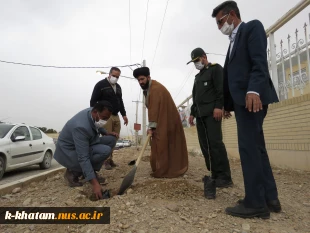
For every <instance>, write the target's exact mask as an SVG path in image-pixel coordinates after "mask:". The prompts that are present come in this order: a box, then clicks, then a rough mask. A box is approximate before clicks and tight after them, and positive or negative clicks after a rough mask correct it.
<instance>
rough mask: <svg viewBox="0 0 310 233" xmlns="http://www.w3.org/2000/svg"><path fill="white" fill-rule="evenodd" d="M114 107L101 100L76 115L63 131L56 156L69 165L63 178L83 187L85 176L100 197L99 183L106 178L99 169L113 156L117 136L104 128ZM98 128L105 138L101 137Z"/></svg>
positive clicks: (58, 159) (56, 158)
mask: <svg viewBox="0 0 310 233" xmlns="http://www.w3.org/2000/svg"><path fill="white" fill-rule="evenodd" d="M112 110H113V108H112V105H111V104H110V103H109V102H107V101H100V102H98V103H96V104H95V106H94V107H93V108H87V109H85V110H82V111H81V112H79V113H77V114H76V115H75V116H73V117H72V118H71V119H70V120H69V121H68V122H67V123H66V124H65V126H64V127H63V129H62V130H61V133H60V135H59V137H58V141H57V145H56V151H55V155H54V158H55V160H56V161H57V162H58V163H59V164H61V165H62V166H64V167H65V168H67V170H66V173H65V176H64V177H65V180H66V181H67V183H68V185H69V186H70V187H76V186H82V183H81V182H80V181H79V177H80V176H83V177H84V178H85V180H86V181H89V182H90V183H91V184H92V188H93V192H94V193H95V195H96V196H97V198H102V192H101V186H100V184H99V183H104V181H105V179H104V178H103V177H100V176H99V175H98V173H97V172H99V171H100V169H101V167H102V165H103V163H104V161H105V160H106V159H107V158H108V157H109V156H110V154H111V151H112V148H113V147H114V146H115V144H116V137H117V136H118V135H117V134H115V133H108V132H106V131H105V130H104V129H103V128H101V127H102V126H103V124H105V121H106V120H108V119H109V117H110V116H111V113H112ZM99 131H100V133H101V134H102V135H104V136H103V137H99Z"/></svg>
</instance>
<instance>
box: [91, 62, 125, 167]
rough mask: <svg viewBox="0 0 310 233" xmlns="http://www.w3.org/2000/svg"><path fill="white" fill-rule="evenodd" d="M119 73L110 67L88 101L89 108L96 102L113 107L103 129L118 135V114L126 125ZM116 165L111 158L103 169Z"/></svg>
mask: <svg viewBox="0 0 310 233" xmlns="http://www.w3.org/2000/svg"><path fill="white" fill-rule="evenodd" d="M120 74H121V71H120V69H119V68H117V67H112V68H111V70H110V73H109V77H107V78H105V79H103V80H101V81H99V82H98V83H97V84H96V85H95V87H94V90H93V94H92V97H91V100H90V106H91V107H92V106H94V105H95V104H96V103H97V102H98V101H101V100H106V101H109V102H110V103H111V104H112V106H113V112H112V115H111V117H110V118H109V119H108V120H107V122H106V124H105V125H104V128H105V129H106V130H107V131H108V132H115V133H117V134H120V131H121V122H120V119H119V116H118V113H119V112H120V113H121V115H122V116H123V119H124V125H127V124H128V118H127V116H126V111H125V107H124V102H123V99H122V89H121V86H120V85H119V84H118V83H117V82H118V79H119V77H120ZM115 166H116V164H115V163H114V161H113V160H112V155H111V158H110V159H108V160H107V161H106V162H105V163H104V167H105V169H107V170H110V169H112V167H115Z"/></svg>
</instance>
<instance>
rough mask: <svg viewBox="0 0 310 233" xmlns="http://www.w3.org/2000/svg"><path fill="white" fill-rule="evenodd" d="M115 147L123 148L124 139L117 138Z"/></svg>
mask: <svg viewBox="0 0 310 233" xmlns="http://www.w3.org/2000/svg"><path fill="white" fill-rule="evenodd" d="M115 147H116V148H123V147H124V142H123V141H122V140H117V142H116V145H115Z"/></svg>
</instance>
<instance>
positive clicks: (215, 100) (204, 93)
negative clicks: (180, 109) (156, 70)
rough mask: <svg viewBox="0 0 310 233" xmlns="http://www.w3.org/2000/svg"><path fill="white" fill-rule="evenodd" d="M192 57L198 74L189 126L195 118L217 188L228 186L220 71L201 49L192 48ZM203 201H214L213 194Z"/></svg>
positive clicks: (229, 176) (228, 176)
mask: <svg viewBox="0 0 310 233" xmlns="http://www.w3.org/2000/svg"><path fill="white" fill-rule="evenodd" d="M191 58H192V60H191V61H190V62H193V63H194V65H195V67H196V69H197V70H199V73H198V74H197V75H196V77H195V82H194V87H193V92H192V96H193V105H192V107H191V114H190V118H189V123H190V124H191V125H194V123H193V121H194V118H195V117H196V124H197V132H198V139H199V144H200V148H201V151H202V153H203V155H204V157H205V162H206V166H207V168H208V170H210V169H211V171H212V178H213V179H214V180H215V184H216V187H219V188H220V187H221V188H224V187H229V186H231V185H232V180H231V173H230V166H229V161H228V158H227V152H226V148H225V145H224V143H223V137H222V112H223V110H222V109H223V104H224V101H223V68H222V67H221V66H220V65H219V64H216V63H215V64H211V63H210V62H209V61H208V59H207V55H206V53H205V52H204V51H203V49H201V48H196V49H194V50H193V51H192V53H191ZM190 62H188V63H187V64H189V63H190ZM210 160H211V164H210ZM204 182H206V179H204ZM206 198H214V195H210V196H209V195H206Z"/></svg>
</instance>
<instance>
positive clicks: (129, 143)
mask: <svg viewBox="0 0 310 233" xmlns="http://www.w3.org/2000/svg"><path fill="white" fill-rule="evenodd" d="M123 143H124V147H130V146H131V142H130V141H129V140H123Z"/></svg>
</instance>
